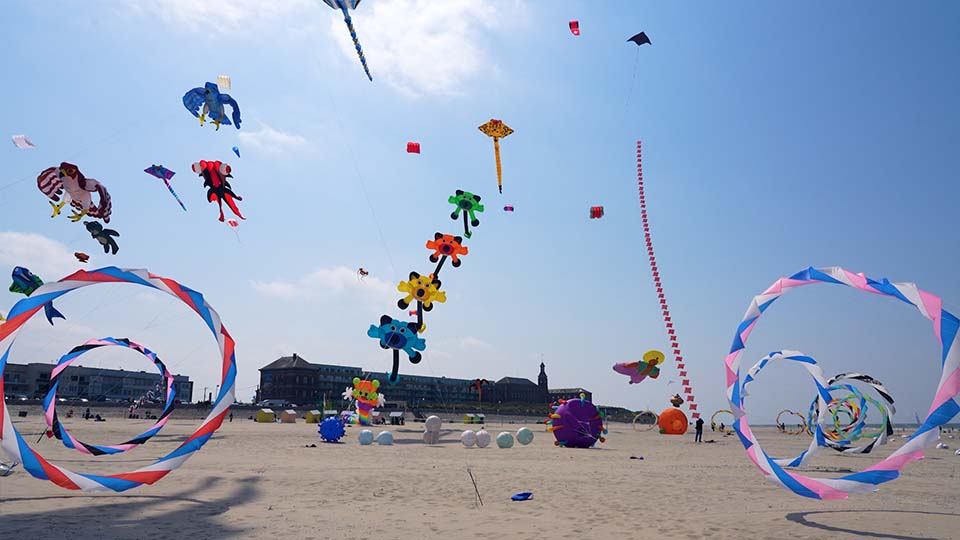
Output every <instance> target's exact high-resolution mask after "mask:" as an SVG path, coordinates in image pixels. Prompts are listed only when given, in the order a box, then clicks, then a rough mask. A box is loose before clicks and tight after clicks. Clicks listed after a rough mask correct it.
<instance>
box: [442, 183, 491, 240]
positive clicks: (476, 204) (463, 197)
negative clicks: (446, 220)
mask: <svg viewBox="0 0 960 540" xmlns="http://www.w3.org/2000/svg"><path fill="white" fill-rule="evenodd" d="M447 202H448V203H450V204H452V205H454V206H456V209H455V210H454V211H453V213H452V214H450V219H454V220H455V219H457V218H459V217H460V213H461V212H462V213H463V235H464V236H466V237H467V238H470V237H471V236H473V233H472V232H470V225H473V226H474V227H476V226H477V225H480V220H479V219H477V216H476V214H479V213H480V212H483V205H482V204H480V196H479V195H474V194H473V193H470V192H469V191H463V190H462V189H458V190H457V191H456V193H455V194H454V195H451V196H450V197H449V198H448V199H447ZM468 215H469V216H470V225H467V216H468Z"/></svg>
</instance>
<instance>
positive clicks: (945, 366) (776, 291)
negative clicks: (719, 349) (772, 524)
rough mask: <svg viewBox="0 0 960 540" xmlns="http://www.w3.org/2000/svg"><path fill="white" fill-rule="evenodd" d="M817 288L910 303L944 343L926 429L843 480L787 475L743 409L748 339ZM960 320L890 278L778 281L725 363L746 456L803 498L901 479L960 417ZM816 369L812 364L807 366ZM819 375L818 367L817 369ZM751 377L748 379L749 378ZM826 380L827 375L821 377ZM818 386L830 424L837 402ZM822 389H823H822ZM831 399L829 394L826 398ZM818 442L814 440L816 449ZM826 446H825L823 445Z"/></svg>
mask: <svg viewBox="0 0 960 540" xmlns="http://www.w3.org/2000/svg"><path fill="white" fill-rule="evenodd" d="M818 283H828V284H834V285H846V286H848V287H852V288H854V289H857V290H861V291H864V292H868V293H871V294H879V295H882V296H887V297H890V298H894V299H897V300H900V301H901V302H904V303H906V304H909V305H911V306H913V307H914V308H916V309H917V311H919V312H920V314H921V315H922V316H923V317H925V318H926V319H928V320H930V321H931V322H932V323H933V330H934V334H935V335H936V336H937V339H938V341H939V342H940V345H941V348H942V353H941V355H940V358H939V359H938V360H939V361H940V362H941V377H940V382H939V384H938V385H937V390H936V392H935V393H934V396H933V403H932V404H931V405H930V409H929V411H928V413H927V416H926V418H925V419H924V420H923V424H922V425H921V426H920V427H919V428H918V429H917V430H916V431H915V432H914V434H913V435H911V436H910V437H909V438H908V439H906V441H905V442H904V443H903V445H902V446H900V448H898V449H896V450H895V451H893V453H891V454H890V455H889V456H888V457H887V458H885V459H883V460H882V461H880V462H879V463H876V464H875V465H873V466H872V467H869V468H867V469H865V470H864V471H861V472H858V473H853V474H849V475H845V476H841V477H839V478H814V477H810V476H804V475H801V474H798V473H795V472H790V471H786V470H784V469H783V468H782V466H781V465H780V464H779V463H777V462H776V460H774V459H773V458H770V457H769V456H767V454H766V453H765V452H764V451H763V448H761V447H760V444H759V442H758V441H757V439H756V437H755V435H754V433H753V431H752V430H751V429H750V425H749V423H748V421H747V412H746V409H745V407H744V403H743V401H744V395H745V394H744V387H745V386H746V384H747V383H748V382H749V380H748V379H741V372H740V360H741V357H742V355H743V351H744V349H745V348H746V341H747V338H748V337H749V336H750V334H751V332H752V331H753V330H754V328H755V327H756V325H757V322H758V321H759V319H760V316H761V315H762V314H763V313H764V312H765V311H766V310H768V309H769V308H770V306H771V305H772V304H773V303H774V302H775V301H776V300H777V299H779V298H780V297H781V296H782V295H783V294H785V293H788V292H790V291H792V290H793V289H795V288H798V287H802V286H805V285H812V284H818ZM958 329H960V320H958V319H957V317H956V316H954V315H953V314H952V313H950V312H949V311H947V310H945V309H943V301H942V300H941V299H940V298H939V297H937V296H935V295H933V294H931V293H929V292H927V291H924V290H921V289H919V288H918V287H917V286H916V285H915V284H913V283H892V282H890V281H888V280H887V279H882V280H879V281H878V280H874V279H871V278H868V277H866V276H865V275H864V274H857V273H854V272H850V271H848V270H844V269H843V268H839V267H829V268H819V269H817V268H813V267H810V268H807V269H806V270H803V271H800V272H798V273H796V274H794V275H792V276H789V277H785V278H781V279H779V280H777V281H776V282H774V283H773V284H772V285H771V286H770V287H769V288H767V289H766V290H765V291H763V293H761V294H760V295H758V296H756V297H754V299H753V300H752V301H751V303H750V306H749V307H748V308H747V312H746V314H745V315H744V317H743V320H742V321H741V322H740V325H739V326H738V328H737V331H736V333H735V335H734V339H733V345H732V346H731V347H730V353H729V354H728V355H727V357H726V360H725V362H724V363H725V366H726V383H727V399H728V401H729V402H730V408H731V409H732V410H733V411H734V415H735V416H736V417H737V420H736V421H735V422H734V424H733V427H734V429H735V430H736V431H737V434H738V435H739V436H740V440H741V442H742V443H743V446H744V448H745V449H746V451H747V456H748V457H749V458H750V460H751V461H753V463H754V464H755V465H756V466H757V468H759V469H760V471H761V472H762V473H763V475H764V476H765V477H766V478H767V479H768V480H769V481H771V482H773V483H774V484H776V485H779V486H781V487H784V488H786V489H789V490H790V491H792V492H794V493H796V494H797V495H801V496H804V497H809V498H813V499H845V498H847V497H848V496H849V494H851V493H867V492H871V491H876V490H877V489H878V487H877V486H879V485H880V484H882V483H884V482H889V481H891V480H894V479H896V478H897V477H899V476H900V471H901V469H903V467H904V466H906V465H907V464H908V463H910V462H913V461H915V460H918V459H921V458H922V457H923V453H924V449H925V448H929V447H931V446H933V445H935V444H936V443H937V441H938V439H939V433H938V432H939V428H940V426H942V425H943V424H945V423H947V422H949V421H950V419H952V418H953V417H954V416H956V414H957V413H958V412H960V405H958V403H957V401H956V397H957V395H958V394H960V347H958V346H957V340H958ZM802 362H803V363H804V364H806V365H808V366H811V365H813V366H814V367H816V366H815V363H814V364H810V363H809V362H806V361H802ZM816 369H817V370H819V367H816ZM748 377H749V374H748ZM821 380H822V374H821ZM817 383H818V394H820V398H821V402H820V404H819V406H818V407H819V408H820V413H819V415H820V421H819V422H818V426H819V425H820V424H822V423H824V422H825V418H826V415H827V414H828V412H827V410H826V406H827V403H829V401H830V400H831V399H832V397H831V396H830V395H829V393H826V392H825V389H826V387H827V386H829V385H827V384H826V381H823V382H822V383H821V382H820V381H817ZM821 386H822V387H823V388H822V389H821V388H820V387H821ZM825 394H826V395H825ZM818 442H819V441H818V440H817V439H816V438H815V439H814V444H816V443H818ZM824 444H825V442H824Z"/></svg>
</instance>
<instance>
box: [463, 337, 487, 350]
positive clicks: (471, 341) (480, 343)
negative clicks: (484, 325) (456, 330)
mask: <svg viewBox="0 0 960 540" xmlns="http://www.w3.org/2000/svg"><path fill="white" fill-rule="evenodd" d="M460 347H462V348H464V349H479V350H490V349H492V348H493V345H491V344H489V343H487V342H486V341H484V340H482V339H480V338H476V337H473V336H466V337H464V338H463V339H461V340H460Z"/></svg>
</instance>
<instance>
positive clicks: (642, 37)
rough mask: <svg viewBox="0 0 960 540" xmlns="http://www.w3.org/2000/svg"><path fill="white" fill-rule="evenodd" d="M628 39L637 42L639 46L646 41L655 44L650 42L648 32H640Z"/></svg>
mask: <svg viewBox="0 0 960 540" xmlns="http://www.w3.org/2000/svg"><path fill="white" fill-rule="evenodd" d="M627 41H632V42H634V43H636V44H637V46H638V47H639V46H640V45H643V44H644V43H646V44H648V45H653V44H652V43H650V38H648V37H647V33H646V32H640V33H639V34H637V35H635V36H633V37H632V38H630V39H628V40H627Z"/></svg>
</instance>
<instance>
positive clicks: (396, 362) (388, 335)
mask: <svg viewBox="0 0 960 540" xmlns="http://www.w3.org/2000/svg"><path fill="white" fill-rule="evenodd" d="M419 328H420V325H419V324H417V323H415V322H403V321H399V320H397V319H394V318H393V317H391V316H389V315H383V316H381V317H380V325H379V326H378V325H376V324H371V325H370V328H369V329H368V330H367V337H372V338H373V339H377V340H380V347H381V348H384V349H393V370H392V371H391V372H390V377H389V378H388V379H387V381H388V382H389V383H390V384H397V381H399V380H400V375H399V374H398V373H397V372H398V371H399V369H400V351H403V352H405V353H407V356H408V357H409V358H410V363H411V364H419V363H420V360H422V359H423V355H421V354H420V353H419V352H418V351H425V350H426V349H427V341H426V340H425V339H423V338H421V337H418V336H417V330H418V329H419Z"/></svg>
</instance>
